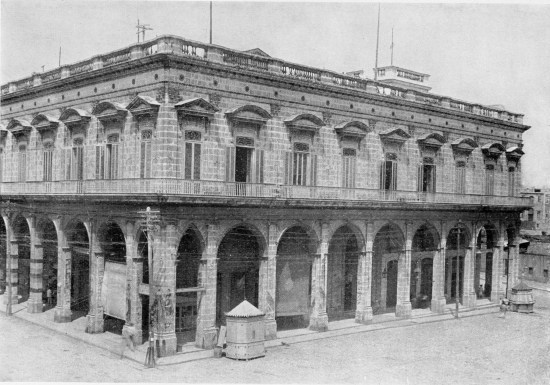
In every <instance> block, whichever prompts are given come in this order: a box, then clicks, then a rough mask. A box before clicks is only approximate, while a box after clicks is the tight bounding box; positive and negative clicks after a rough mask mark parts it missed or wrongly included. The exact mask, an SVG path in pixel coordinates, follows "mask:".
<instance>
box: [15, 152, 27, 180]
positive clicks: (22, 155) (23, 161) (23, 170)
mask: <svg viewBox="0 0 550 385" xmlns="http://www.w3.org/2000/svg"><path fill="white" fill-rule="evenodd" d="M18 156H19V164H18V179H17V180H18V181H19V182H25V181H26V180H27V146H26V145H25V144H22V145H20V146H19V154H18Z"/></svg>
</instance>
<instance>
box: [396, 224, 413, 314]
mask: <svg viewBox="0 0 550 385" xmlns="http://www.w3.org/2000/svg"><path fill="white" fill-rule="evenodd" d="M411 229H412V223H407V224H406V235H405V250H404V251H405V252H404V253H403V254H401V255H400V256H399V263H398V264H397V268H398V271H397V304H396V305H395V315H396V316H397V317H410V316H411V311H412V306H411V293H410V291H411V256H412V237H413V234H412V231H411Z"/></svg>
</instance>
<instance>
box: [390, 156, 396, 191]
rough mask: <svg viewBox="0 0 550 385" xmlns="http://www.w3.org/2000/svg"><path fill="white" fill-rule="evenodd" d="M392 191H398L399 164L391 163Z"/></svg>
mask: <svg viewBox="0 0 550 385" xmlns="http://www.w3.org/2000/svg"><path fill="white" fill-rule="evenodd" d="M391 189H392V190H397V162H391Z"/></svg>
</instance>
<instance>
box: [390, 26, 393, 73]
mask: <svg viewBox="0 0 550 385" xmlns="http://www.w3.org/2000/svg"><path fill="white" fill-rule="evenodd" d="M390 49H391V61H390V64H391V65H393V27H392V29H391V45H390Z"/></svg>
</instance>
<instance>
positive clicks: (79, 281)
mask: <svg viewBox="0 0 550 385" xmlns="http://www.w3.org/2000/svg"><path fill="white" fill-rule="evenodd" d="M64 232H65V234H66V243H67V247H68V248H69V252H70V261H69V263H68V264H67V266H65V267H64V268H65V269H66V270H65V271H67V270H69V271H70V283H66V285H68V286H69V285H70V286H69V287H70V310H71V311H73V314H76V316H77V317H78V316H83V315H85V314H86V313H87V312H88V310H89V304H90V298H89V293H90V241H91V239H92V238H91V234H90V229H89V227H88V225H87V223H86V222H85V221H83V220H81V219H80V218H78V217H73V218H70V219H68V220H67V222H66V225H65V231H64Z"/></svg>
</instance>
